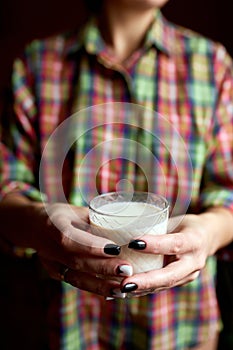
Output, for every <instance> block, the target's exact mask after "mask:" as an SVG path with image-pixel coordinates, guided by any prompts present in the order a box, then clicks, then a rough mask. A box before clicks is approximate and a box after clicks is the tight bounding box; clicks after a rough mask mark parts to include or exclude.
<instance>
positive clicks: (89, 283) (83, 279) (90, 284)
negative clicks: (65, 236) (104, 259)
mask: <svg viewBox="0 0 233 350" xmlns="http://www.w3.org/2000/svg"><path fill="white" fill-rule="evenodd" d="M42 264H43V266H44V267H45V269H46V270H47V271H48V273H49V275H50V276H51V277H52V278H54V279H56V280H59V281H65V282H67V283H70V284H72V285H73V286H74V287H77V288H79V289H82V290H86V291H89V292H93V293H95V294H99V295H103V296H105V297H108V296H111V297H114V298H125V296H126V294H125V293H121V291H120V281H121V279H122V278H121V279H119V278H118V280H117V279H116V278H115V279H114V278H104V279H103V278H99V277H98V276H99V275H98V274H94V273H86V272H82V271H77V270H72V269H69V268H67V267H65V268H64V266H63V265H61V264H60V263H57V262H54V261H51V260H48V259H42ZM100 271H101V270H100ZM116 274H117V275H118V276H119V273H117V269H116Z"/></svg>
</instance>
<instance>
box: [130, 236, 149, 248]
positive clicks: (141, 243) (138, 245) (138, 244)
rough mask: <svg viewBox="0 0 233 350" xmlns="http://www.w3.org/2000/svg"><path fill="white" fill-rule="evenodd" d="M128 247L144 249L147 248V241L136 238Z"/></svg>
mask: <svg viewBox="0 0 233 350" xmlns="http://www.w3.org/2000/svg"><path fill="white" fill-rule="evenodd" d="M128 248H131V249H136V250H143V249H145V248H146V242H144V241H141V240H140V239H135V240H134V241H131V242H130V243H129V244H128Z"/></svg>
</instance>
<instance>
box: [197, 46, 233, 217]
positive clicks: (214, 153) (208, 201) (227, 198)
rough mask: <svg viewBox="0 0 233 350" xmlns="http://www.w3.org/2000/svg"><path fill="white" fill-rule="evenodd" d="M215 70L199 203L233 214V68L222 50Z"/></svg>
mask: <svg viewBox="0 0 233 350" xmlns="http://www.w3.org/2000/svg"><path fill="white" fill-rule="evenodd" d="M213 68H214V76H215V79H216V81H217V83H216V85H217V92H218V94H217V99H216V101H217V102H216V108H215V111H214V118H213V122H212V125H211V134H212V135H213V136H212V140H211V142H210V144H208V145H207V148H208V157H207V161H206V164H205V172H204V177H203V183H202V191H201V196H200V201H201V207H202V208H207V207H210V206H224V207H227V208H229V209H230V210H231V211H232V212H233V66H232V60H231V58H230V57H229V56H228V55H227V53H226V51H225V50H224V49H223V48H220V49H219V51H218V52H217V54H216V62H215V64H214V67H213Z"/></svg>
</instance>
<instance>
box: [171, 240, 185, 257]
mask: <svg viewBox="0 0 233 350" xmlns="http://www.w3.org/2000/svg"><path fill="white" fill-rule="evenodd" d="M183 246H184V239H183V238H182V237H181V236H176V237H175V239H174V245H173V246H172V248H171V253H172V254H175V255H177V254H179V253H180V252H181V251H182V248H183Z"/></svg>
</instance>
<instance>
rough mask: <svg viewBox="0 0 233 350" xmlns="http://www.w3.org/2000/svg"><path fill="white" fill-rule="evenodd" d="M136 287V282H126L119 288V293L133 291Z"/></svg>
mask: <svg viewBox="0 0 233 350" xmlns="http://www.w3.org/2000/svg"><path fill="white" fill-rule="evenodd" d="M137 288H138V286H137V284H136V283H127V284H125V285H124V287H122V288H121V293H128V292H133V291H134V290H136V289H137Z"/></svg>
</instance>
